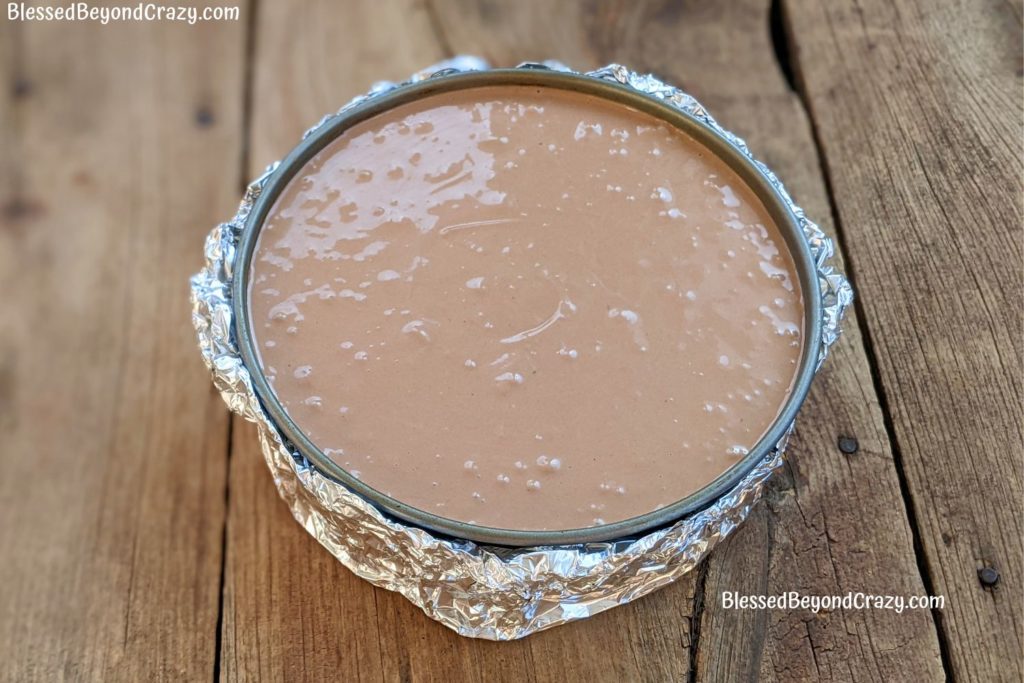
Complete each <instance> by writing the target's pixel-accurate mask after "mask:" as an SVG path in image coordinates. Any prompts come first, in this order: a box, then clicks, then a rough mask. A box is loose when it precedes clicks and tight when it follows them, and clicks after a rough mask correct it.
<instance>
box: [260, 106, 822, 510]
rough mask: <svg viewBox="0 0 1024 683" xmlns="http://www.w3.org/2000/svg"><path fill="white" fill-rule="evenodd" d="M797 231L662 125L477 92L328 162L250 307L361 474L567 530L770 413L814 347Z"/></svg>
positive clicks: (445, 503) (274, 232) (315, 164)
mask: <svg viewBox="0 0 1024 683" xmlns="http://www.w3.org/2000/svg"><path fill="white" fill-rule="evenodd" d="M785 249H786V248H785V245H784V242H783V240H782V238H781V236H780V235H779V233H778V230H777V228H776V227H775V226H774V225H773V224H772V222H771V220H770V219H769V217H768V215H767V214H766V212H765V210H764V208H763V207H762V206H761V204H760V202H759V201H758V200H757V199H756V198H755V196H754V195H753V193H752V192H751V191H750V190H749V189H748V188H747V187H746V186H745V185H744V184H743V183H742V181H740V179H739V178H738V177H737V176H736V174H735V173H733V172H732V171H731V170H730V169H728V168H727V167H726V166H725V165H724V164H723V163H722V162H720V161H719V160H717V159H716V158H714V157H712V156H711V155H710V153H709V152H707V151H706V150H705V149H704V148H703V147H701V146H699V145H698V144H697V143H696V142H694V141H693V140H691V139H689V138H688V137H686V136H685V135H683V134H682V133H680V132H678V131H677V130H676V129H674V128H671V127H670V126H668V125H666V124H664V123H662V122H661V121H659V120H658V119H656V118H654V117H651V116H649V115H647V114H643V113H640V112H636V111H633V110H631V109H627V108H625V107H624V106H622V105H618V104H613V103H610V102H606V101H604V100H602V99H599V98H596V97H593V96H588V95H582V94H578V93H572V92H568V91H562V90H555V89H548V88H535V87H525V86H500V87H488V88H475V89H471V90H465V91H460V92H457V93H448V94H441V95H435V96H432V97H429V98H424V99H422V100H420V101H417V102H415V103H412V104H407V105H403V106H400V107H397V108H395V109H393V110H391V111H389V112H387V113H384V114H381V115H378V116H376V117H374V118H372V119H370V120H368V121H365V122H363V123H361V124H358V125H356V126H354V127H353V128H352V129H350V130H349V131H347V132H346V133H345V134H344V135H343V136H342V137H340V138H339V139H338V140H336V141H334V142H333V143H331V144H330V145H329V146H328V147H327V148H326V149H325V150H324V151H323V152H321V153H320V154H319V155H318V156H317V157H316V158H315V159H313V160H312V161H311V162H310V163H309V164H308V165H307V167H306V168H305V169H304V170H303V172H301V173H300V174H299V175H298V176H296V178H295V179H294V180H293V181H292V182H291V184H290V185H289V186H288V188H287V189H286V190H285V192H284V193H283V194H282V195H281V197H280V198H279V199H278V201H277V203H276V205H275V206H274V208H273V210H272V211H271V213H270V216H269V218H268V219H267V222H266V224H265V226H264V227H263V230H262V233H261V235H260V237H259V243H258V245H257V252H256V255H255V256H254V258H253V263H252V276H251V277H252V280H251V283H250V294H251V304H250V305H251V312H252V319H253V327H254V335H255V338H256V343H257V346H258V348H259V352H260V354H261V355H262V358H261V362H262V364H263V368H264V370H265V372H266V373H267V375H268V376H269V377H270V379H271V382H272V385H273V388H274V391H275V392H276V393H277V396H278V397H279V398H280V400H281V402H282V403H283V404H284V406H285V408H286V410H287V411H288V414H289V415H291V417H292V418H293V419H294V420H295V422H296V423H297V424H298V425H299V426H300V428H302V429H303V430H304V431H305V432H306V433H307V434H308V435H309V436H310V438H311V439H312V440H313V441H314V443H316V444H317V445H319V446H320V447H321V448H322V449H323V450H324V452H325V453H327V454H328V455H329V456H330V457H331V458H333V459H334V460H335V461H336V462H338V463H339V464H341V465H342V466H343V467H345V468H346V469H347V470H348V471H349V472H351V473H352V474H353V475H355V476H357V477H359V478H361V479H362V480H363V481H365V482H366V483H367V484H369V485H370V486H372V487H373V488H375V489H377V490H379V491H382V492H384V493H387V494H389V495H391V496H393V497H395V498H397V499H399V500H401V501H403V502H405V503H408V504H410V505H413V506H415V507H417V508H420V509H423V510H426V511H429V512H433V513H435V514H438V515H441V516H443V517H447V518H450V519H455V520H461V521H467V522H475V523H477V524H482V525H486V526H492V527H500V528H509V529H521V530H526V529H569V528H578V527H585V526H590V525H595V524H602V523H610V522H614V521H618V520H622V519H627V518H630V517H634V516H636V515H639V514H642V513H645V512H649V511H651V510H654V509H656V508H658V507H661V506H664V505H667V504H670V503H672V502H674V501H676V500H679V499H681V498H683V497H685V496H686V495H687V494H690V493H693V492H694V491H696V490H698V489H700V488H701V487H703V486H704V485H706V484H707V483H709V482H710V481H711V480H713V479H714V478H716V477H717V476H718V475H720V474H721V473H722V472H724V471H725V470H726V469H727V468H729V467H730V466H731V465H732V464H734V463H735V462H737V461H738V460H739V459H740V458H741V457H742V455H743V454H744V453H745V452H746V451H747V449H749V448H751V447H752V446H753V445H754V444H755V443H756V442H757V441H758V440H759V438H760V437H761V436H762V434H763V433H764V432H765V431H766V429H767V428H768V427H769V426H770V424H771V423H772V422H773V420H774V419H775V417H776V416H777V414H778V412H779V410H780V408H781V405H782V404H783V402H784V401H785V399H786V397H787V395H788V393H789V391H790V387H791V384H792V380H793V377H794V375H795V372H796V368H797V363H798V361H799V357H800V352H801V334H802V317H803V308H802V302H801V294H800V289H799V284H798V282H797V280H796V278H795V276H794V275H793V273H794V269H793V265H792V261H791V258H790V256H789V254H788V253H787V252H786V251H785Z"/></svg>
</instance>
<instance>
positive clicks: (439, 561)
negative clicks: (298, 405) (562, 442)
mask: <svg viewBox="0 0 1024 683" xmlns="http://www.w3.org/2000/svg"><path fill="white" fill-rule="evenodd" d="M486 68H488V67H487V65H486V63H484V62H483V61H482V60H479V59H476V58H472V57H458V58H455V59H452V60H448V61H446V62H442V63H440V64H437V65H435V66H433V67H431V68H428V69H425V70H424V71H422V72H420V73H418V74H416V75H414V76H413V77H412V78H411V79H410V82H418V81H421V80H423V79H425V78H430V77H432V76H435V75H439V74H447V73H451V71H452V70H456V71H463V70H483V69H486ZM520 68H550V69H558V70H564V71H568V69H567V68H566V67H565V66H563V65H561V64H558V63H555V62H545V63H543V64H524V65H521V67H520ZM586 75H587V76H590V77H593V78H598V79H606V80H611V81H617V82H619V83H622V84H625V85H627V86H629V87H631V88H634V89H636V90H638V91H641V92H643V93H646V94H648V95H649V96H651V97H655V98H658V99H661V100H664V101H666V102H668V103H670V104H672V105H673V106H675V107H678V108H679V109H681V110H683V111H684V112H685V113H687V114H689V115H691V116H693V117H695V118H697V119H699V120H701V121H703V122H704V123H705V124H706V125H708V126H710V127H711V128H712V129H714V130H715V131H716V132H718V133H719V134H720V135H722V136H724V137H725V138H727V139H728V140H730V141H731V142H732V143H733V144H735V145H736V146H737V147H739V148H740V149H741V150H742V151H743V152H744V153H745V154H746V155H747V156H750V153H749V151H748V150H747V147H746V145H745V144H744V143H743V141H742V140H740V139H739V138H737V137H736V136H734V135H732V134H731V133H729V132H728V131H726V130H724V129H722V128H721V126H719V125H718V124H717V123H716V122H715V120H714V119H712V118H711V116H710V115H709V114H708V113H707V112H706V111H705V110H704V108H703V107H702V106H701V105H700V104H699V103H698V102H697V101H696V100H694V99H693V98H692V97H690V96H689V95H687V94H686V93H684V92H682V91H680V90H678V89H677V88H674V87H672V86H670V85H666V84H665V83H663V82H661V81H659V80H658V79H656V78H654V77H653V76H649V75H640V74H637V73H634V72H632V71H630V70H629V69H627V68H625V67H623V66H619V65H611V66H607V67H605V68H603V69H598V70H597V71H592V72H589V73H588V74H586ZM396 87H401V86H400V85H396V84H393V83H388V82H383V83H378V84H376V85H374V87H373V88H372V89H371V90H370V92H369V93H367V94H366V95H362V96H360V97H357V98H356V99H354V100H353V101H352V102H350V103H349V104H347V105H346V106H345V107H344V108H343V109H342V111H345V110H346V109H348V108H350V107H353V106H355V105H357V104H359V103H360V102H363V101H364V100H366V99H367V98H372V97H374V96H376V95H378V94H380V93H383V92H387V91H389V90H391V89H393V88H396ZM330 118H331V116H328V117H326V118H325V119H324V120H323V121H321V122H320V124H318V125H317V126H315V127H314V128H313V129H311V131H309V132H307V133H306V135H309V133H310V132H312V131H313V130H316V129H317V128H318V127H319V126H320V125H323V124H324V122H326V121H328V120H330ZM751 159H752V157H751ZM752 160H753V159H752ZM754 163H755V164H756V165H757V166H758V167H759V168H760V169H761V170H762V171H764V173H765V174H766V175H767V177H768V178H769V179H770V180H771V182H772V183H773V184H774V185H775V187H776V189H777V190H778V191H779V192H780V194H781V195H782V197H783V198H784V199H785V201H786V202H787V203H788V204H789V206H790V208H791V209H792V210H793V212H794V214H795V215H796V216H797V218H798V219H799V221H800V223H801V225H802V227H803V231H804V234H805V236H806V238H807V241H808V243H809V245H810V247H811V251H812V253H813V254H814V256H815V262H816V264H817V269H818V276H819V279H820V283H821V290H822V296H823V304H824V306H823V310H824V314H823V315H824V320H823V323H824V325H823V333H822V334H823V338H822V341H823V344H822V346H821V355H820V358H819V367H820V363H821V361H823V360H824V358H825V355H826V353H827V351H828V348H829V346H831V345H832V344H833V343H834V342H835V341H836V339H837V337H838V335H839V329H840V322H841V320H842V317H843V312H844V310H845V309H846V307H847V306H848V305H849V304H850V302H851V301H852V299H853V292H852V290H851V288H850V286H849V284H848V283H847V281H846V279H845V278H844V277H843V275H842V274H841V273H839V272H838V271H836V270H835V269H834V268H833V267H832V266H831V265H829V259H830V258H831V257H832V243H831V241H830V240H829V239H828V238H827V237H826V236H825V235H824V234H823V233H822V232H821V230H820V229H819V228H818V227H817V226H816V225H815V224H814V223H812V222H811V221H809V220H808V219H807V218H806V217H805V216H804V213H803V211H802V210H801V209H800V208H799V207H797V206H796V205H795V204H793V202H792V200H791V199H790V198H789V195H788V194H787V193H786V191H785V190H784V189H783V187H782V184H781V183H779V181H778V179H777V178H776V177H775V175H774V174H773V173H772V172H771V171H769V170H768V169H767V168H765V166H764V165H763V164H761V163H760V162H758V161H756V160H754ZM276 166H277V165H276V164H274V165H272V166H271V167H270V168H268V169H267V172H266V173H264V175H263V176H261V177H260V178H258V179H256V180H255V181H254V182H253V183H252V184H251V185H250V186H249V188H248V190H247V192H246V194H245V197H244V198H243V199H242V202H241V205H240V206H239V209H238V212H237V213H236V214H235V216H234V218H232V219H231V220H230V221H229V222H227V223H222V224H221V225H219V226H217V227H216V228H215V229H214V230H213V232H212V233H211V234H210V235H209V237H208V238H207V240H206V251H205V256H206V265H205V267H204V268H203V270H202V271H201V272H200V273H198V274H197V275H195V276H194V277H193V278H192V280H191V285H192V307H193V312H192V321H193V324H194V326H195V329H196V332H197V334H198V337H199V348H200V350H201V352H202V355H203V359H204V360H205V362H206V364H207V366H208V367H209V368H210V370H211V371H212V374H213V380H214V383H215V385H216V387H217V389H218V390H220V393H221V395H222V396H223V397H224V400H225V402H226V403H227V404H228V406H229V407H230V408H231V410H233V411H234V412H236V413H238V414H239V415H241V416H242V417H244V418H245V419H247V420H249V421H250V422H255V423H256V426H257V429H258V430H259V438H260V444H261V446H262V450H263V455H264V457H265V458H266V461H267V465H268V466H269V468H270V471H271V473H272V475H273V477H274V483H275V484H276V485H277V490H278V492H279V493H280V495H281V497H282V498H283V499H284V500H285V502H286V503H287V504H288V506H289V507H290V508H291V511H292V514H293V515H294V517H295V519H296V520H298V522H299V523H300V524H301V525H302V526H303V527H305V529H306V531H307V532H309V533H310V534H312V535H313V537H314V538H316V539H317V540H318V541H319V542H320V543H321V544H322V545H323V546H324V547H325V548H327V550H328V551H329V552H330V553H331V554H332V555H334V556H335V557H336V558H337V559H338V560H340V561H341V562H342V563H343V564H344V565H345V566H346V567H348V568H349V569H350V570H352V571H353V572H354V573H356V574H357V575H359V576H361V577H362V578H364V579H366V580H367V581H369V582H371V583H373V584H375V585H377V586H381V587H382V588H387V589H389V590H393V591H398V592H399V593H401V594H402V595H404V596H405V597H406V598H408V599H409V600H411V601H412V602H413V603H415V604H416V605H418V606H419V607H421V608H422V609H423V611H424V612H426V614H427V615H428V616H430V617H432V618H434V619H436V620H438V621H440V622H441V623H443V624H444V625H446V626H448V627H449V628H451V629H453V630H455V631H457V632H458V633H460V634H462V635H465V636H471V637H476V638H486V639H491V640H511V639H515V638H521V637H523V636H526V635H529V634H531V633H535V632H537V631H540V630H543V629H546V628H550V627H552V626H557V625H559V624H564V623H567V622H570V621H574V620H576V619H583V618H585V617H588V616H591V615H593V614H596V613H598V612H601V611H603V610H606V609H608V608H610V607H614V606H616V605H622V604H625V603H628V602H630V601H631V600H635V599H636V598H639V597H641V596H643V595H646V594H648V593H650V592H652V591H654V590H657V589H658V588H661V587H662V586H665V585H667V584H669V583H671V582H672V581H674V580H675V579H677V578H678V577H680V576H682V575H683V574H685V573H686V572H688V571H690V570H691V569H693V568H694V567H695V566H696V565H697V564H698V563H699V562H700V560H701V559H702V558H703V557H704V556H705V555H706V554H707V553H708V551H709V550H711V549H712V548H713V547H714V546H715V545H716V544H717V543H718V542H719V541H721V540H722V539H723V538H725V537H726V536H728V535H729V534H730V533H732V531H733V530H734V529H735V528H736V527H737V526H738V525H739V524H740V523H741V522H742V521H743V520H744V519H745V518H746V517H747V514H748V513H749V512H750V509H751V507H752V506H753V505H754V504H755V502H756V501H757V500H758V499H759V497H760V495H761V492H762V489H763V487H764V485H765V482H766V481H767V480H768V479H769V478H770V477H771V475H772V474H773V472H775V471H776V469H778V468H779V466H780V465H781V464H782V458H783V452H784V449H785V447H786V441H787V440H788V435H789V433H791V432H792V425H790V429H789V431H788V432H787V436H786V437H784V438H783V439H782V441H780V442H779V443H778V444H777V445H776V447H775V449H774V450H773V451H772V452H771V453H770V454H769V455H768V456H767V457H766V458H765V459H764V460H763V461H761V462H760V463H759V464H758V465H757V466H755V467H754V468H753V470H751V472H750V473H749V474H748V475H747V476H746V478H744V479H743V480H742V481H741V482H740V483H739V484H738V485H737V486H736V487H735V488H733V489H732V490H731V491H730V492H729V493H727V494H726V495H724V496H723V497H722V498H720V499H719V500H718V501H717V502H716V503H715V504H713V505H712V506H711V507H709V508H707V509H705V510H703V511H701V512H699V513H696V514H694V515H692V516H690V517H688V518H685V519H682V520H680V521H678V522H676V523H675V524H673V525H672V526H669V527H667V528H662V529H660V530H657V531H654V532H651V533H648V534H646V535H644V536H642V537H639V538H635V539H630V540H623V541H618V542H609V543H593V544H587V545H576V546H552V547H538V548H515V549H509V548H496V547H487V546H481V545H478V544H475V543H473V542H470V541H453V540H449V539H444V538H439V537H437V536H435V535H433V534H431V533H430V532H429V531H426V530H424V529H421V528H417V527H415V526H411V525H408V524H405V523H403V522H400V521H397V520H396V519H394V518H391V517H389V516H387V515H385V514H384V513H382V512H381V511H379V510H378V509H377V508H375V507H374V506H373V505H371V504H370V503H368V502H366V501H365V500H363V499H362V498H361V497H359V496H358V495H356V494H355V493H353V492H351V491H349V490H348V489H347V488H345V487H344V486H343V485H342V484H339V483H337V482H336V481H333V480H331V479H329V478H327V477H326V476H324V475H323V474H321V473H320V472H319V471H317V470H316V469H315V468H314V467H313V466H312V465H311V463H309V462H308V461H307V460H306V459H305V458H304V457H303V456H302V455H300V454H299V453H298V451H297V450H296V449H295V448H294V447H293V446H292V445H291V444H290V443H288V441H287V440H286V439H285V438H284V437H283V436H282V434H281V433H280V432H279V431H278V429H277V427H276V426H275V425H274V423H273V422H272V421H271V419H270V417H269V416H268V415H267V413H266V412H264V410H263V408H262V407H261V405H260V401H259V399H258V398H257V396H256V393H255V391H254V390H253V386H252V384H251V381H250V376H249V370H248V368H246V367H245V365H244V364H243V362H242V358H241V357H240V355H239V351H238V348H237V346H236V342H235V336H234V321H233V314H232V306H231V280H232V274H233V272H232V271H233V262H234V257H235V248H236V245H237V243H238V239H239V235H240V234H241V231H242V229H243V226H244V224H245V220H246V217H247V216H248V214H249V211H250V209H251V208H252V205H253V202H254V201H255V199H256V197H258V196H259V193H260V191H261V189H262V187H263V185H264V184H265V182H266V180H267V178H268V177H269V176H270V174H271V173H272V172H273V170H274V169H275V168H276Z"/></svg>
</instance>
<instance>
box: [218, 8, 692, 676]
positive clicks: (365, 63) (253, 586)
mask: <svg viewBox="0 0 1024 683" xmlns="http://www.w3.org/2000/svg"><path fill="white" fill-rule="evenodd" d="M332 8H333V6H329V5H326V4H325V5H322V6H317V7H312V8H311V7H309V6H308V5H305V4H303V3H295V4H294V5H288V4H285V3H279V4H275V5H273V6H261V12H260V15H259V17H258V29H257V43H256V45H257V58H256V64H255V68H256V72H255V83H256V89H255V92H254V99H253V103H254V104H253V125H252V134H253V138H252V158H253V167H252V169H250V170H251V172H252V173H253V174H255V173H256V172H258V170H259V169H261V168H262V167H264V166H265V165H266V164H267V163H269V162H270V161H272V160H273V159H275V158H278V157H280V156H282V155H283V154H284V153H285V152H287V151H288V150H289V149H290V148H291V147H292V146H293V145H294V144H295V141H296V140H297V139H298V137H299V135H300V134H301V132H302V131H303V130H305V129H306V128H307V127H308V126H309V125H311V124H312V123H315V122H316V121H317V120H319V119H320V117H321V116H322V115H323V114H324V113H325V112H329V111H333V110H335V109H337V108H338V107H339V106H341V105H342V104H344V102H346V101H347V100H348V99H350V98H351V97H352V96H354V95H355V94H357V93H360V92H363V91H364V90H365V89H366V88H367V87H368V86H369V84H370V83H371V82H372V81H373V80H378V79H382V78H386V79H402V78H404V77H406V76H408V75H409V74H410V73H412V72H414V71H416V70H418V69H420V68H422V67H424V66H426V65H428V64H430V63H432V62H434V61H437V60H438V59H441V58H443V57H445V56H447V55H446V53H445V51H444V50H445V48H444V46H443V44H442V43H441V42H440V41H439V40H438V38H437V37H436V36H435V34H434V33H433V31H432V29H431V26H432V25H431V21H432V20H434V19H436V17H432V16H431V15H430V14H429V13H428V11H427V8H426V7H425V6H424V5H423V4H421V3H414V2H387V3H375V4H373V6H372V7H371V6H369V5H366V6H365V7H364V8H363V9H361V8H360V7H355V6H354V7H353V9H354V11H353V12H351V13H348V14H346V15H344V16H342V15H339V14H338V13H336V12H335V11H333V9H332ZM379 22H384V24H386V25H387V26H388V27H389V30H388V32H387V33H383V32H381V31H379V30H373V28H372V27H374V26H376V25H377V24H378V23H379ZM492 30H494V29H492ZM339 31H344V33H345V35H346V36H348V37H350V38H351V39H347V40H343V41H339V40H331V37H334V36H336V35H338V32H339ZM293 35H303V36H304V37H305V40H304V41H303V43H302V46H301V48H300V49H295V47H294V43H293V42H292V41H291V40H290V38H291V36H293ZM395 45H400V46H401V47H400V49H397V50H396V49H393V47H394V46H395ZM336 64H346V65H349V66H347V67H346V68H336V67H335V66H332V65H336ZM235 434H236V438H235V440H234V449H233V454H232V469H231V477H230V482H231V504H230V510H229V525H228V536H227V538H228V552H227V566H226V584H225V612H224V630H223V642H224V658H223V660H222V667H221V677H222V678H223V679H226V680H251V679H254V678H260V679H264V680H286V679H293V678H296V677H299V676H300V675H309V676H310V677H312V678H318V677H321V676H329V677H333V678H335V679H341V680H380V679H383V680H388V681H391V680H400V681H404V680H425V681H429V680H455V681H461V680H486V681H499V680H521V679H522V678H524V677H526V678H529V679H536V680H578V679H586V680H613V679H624V680H651V681H662V680H682V679H685V678H686V677H687V675H688V667H689V661H690V651H689V648H690V631H689V629H690V623H689V620H688V616H689V612H690V609H691V606H692V604H693V586H694V583H693V580H692V579H688V580H685V581H682V582H680V583H679V584H677V585H675V586H672V587H670V588H668V589H666V590H664V591H662V592H660V593H659V594H658V596H657V597H655V598H652V599H649V600H641V601H639V602H637V603H636V604H634V605H630V606H627V607H625V608H621V609H617V610H613V611H611V612H609V613H607V614H603V615H599V616H598V617H596V618H594V619H591V620H588V621H587V622H584V623H581V624H579V625H576V626H573V627H572V628H566V629H555V630H553V631H550V632H547V633H543V634H539V635H537V636H535V637H532V638H530V639H527V640H524V641H519V642H515V643H490V642H484V641H477V640H470V639H466V638H462V637H459V636H457V635H455V634H454V633H453V632H451V631H449V630H448V629H446V628H444V627H443V626H441V625H439V624H437V623H435V622H433V621H431V620H430V619H428V618H427V617H425V616H424V615H423V613H422V612H421V611H420V610H419V609H418V608H416V607H414V606H413V605H411V604H410V603H409V602H408V601H406V600H405V599H404V598H402V597H400V596H398V595H396V594H393V593H390V592H388V591H384V590H380V589H377V588H374V587H372V586H370V585H369V584H367V583H365V582H363V581H361V580H359V579H357V578H355V577H354V576H353V575H351V574H350V573H349V572H348V571H347V570H345V569H344V568H343V567H342V566H341V565H340V564H339V563H338V562H337V561H336V560H335V559H334V558H333V557H331V556H330V555H329V554H328V553H327V552H326V551H325V550H324V549H322V548H321V547H319V546H318V545H317V544H316V543H315V542H314V541H313V540H312V539H311V538H309V537H308V536H307V535H306V534H305V533H304V532H303V531H302V529H301V528H300V527H298V526H297V525H296V523H295V522H294V521H293V520H292V519H291V517H290V514H289V512H288V510H287V508H286V507H285V505H284V504H283V503H281V502H280V501H279V500H278V499H277V496H276V493H275V492H274V490H273V485H272V483H271V481H270V477H269V475H268V473H267V471H266V466H265V464H264V463H263V460H262V456H261V455H260V453H259V449H258V444H257V442H256V439H255V437H254V436H253V434H252V426H251V425H247V424H245V423H242V422H241V421H239V422H238V424H236V432H235Z"/></svg>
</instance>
